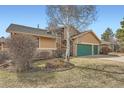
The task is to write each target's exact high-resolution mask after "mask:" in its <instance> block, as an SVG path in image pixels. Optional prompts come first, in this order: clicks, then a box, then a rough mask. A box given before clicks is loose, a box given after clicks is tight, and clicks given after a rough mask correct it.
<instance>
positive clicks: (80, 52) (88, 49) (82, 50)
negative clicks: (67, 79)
mask: <svg viewBox="0 0 124 93" xmlns="http://www.w3.org/2000/svg"><path fill="white" fill-rule="evenodd" d="M98 48H99V46H98V45H90V44H77V56H87V55H97V54H99V49H98Z"/></svg>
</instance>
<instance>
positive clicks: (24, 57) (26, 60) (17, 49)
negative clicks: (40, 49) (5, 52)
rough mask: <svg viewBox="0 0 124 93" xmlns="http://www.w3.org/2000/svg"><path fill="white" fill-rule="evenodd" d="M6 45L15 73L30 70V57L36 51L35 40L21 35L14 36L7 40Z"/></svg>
mask: <svg viewBox="0 0 124 93" xmlns="http://www.w3.org/2000/svg"><path fill="white" fill-rule="evenodd" d="M7 45H8V47H9V52H10V53H11V57H12V59H13V61H14V63H15V66H16V70H17V72H23V71H28V70H30V69H31V68H32V64H31V61H32V57H33V55H34V52H35V49H36V41H35V39H34V38H33V37H32V36H27V35H23V34H21V35H15V36H13V37H12V38H10V39H8V40H7Z"/></svg>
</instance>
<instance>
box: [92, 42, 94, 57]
mask: <svg viewBox="0 0 124 93" xmlns="http://www.w3.org/2000/svg"><path fill="white" fill-rule="evenodd" d="M92 55H94V45H93V44H92Z"/></svg>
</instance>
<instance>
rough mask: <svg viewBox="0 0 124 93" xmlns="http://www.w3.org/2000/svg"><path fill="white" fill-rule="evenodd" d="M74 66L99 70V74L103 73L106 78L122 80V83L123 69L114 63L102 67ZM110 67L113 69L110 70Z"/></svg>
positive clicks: (81, 68)
mask: <svg viewBox="0 0 124 93" xmlns="http://www.w3.org/2000/svg"><path fill="white" fill-rule="evenodd" d="M75 68H78V69H80V70H92V71H97V72H100V73H101V74H102V73H103V74H104V75H106V76H107V77H108V78H112V79H114V80H116V81H119V82H123V83H124V69H123V68H121V67H119V66H116V65H104V66H103V67H102V68H101V67H99V65H98V66H94V67H89V66H85V67H81V66H75ZM111 69H114V71H113V70H111Z"/></svg>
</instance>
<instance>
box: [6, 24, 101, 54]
mask: <svg viewBox="0 0 124 93" xmlns="http://www.w3.org/2000/svg"><path fill="white" fill-rule="evenodd" d="M6 31H7V32H9V33H11V37H13V36H14V35H18V34H27V35H32V36H34V37H36V39H37V41H38V49H40V50H41V51H44V50H45V51H53V50H60V52H61V55H62V54H65V51H66V30H64V28H58V29H56V30H55V31H53V32H51V31H48V30H43V29H40V28H32V27H27V26H22V25H17V24H11V25H10V26H9V27H8V28H7V30H6ZM70 33H71V55H73V56H86V55H95V54H99V46H100V40H99V39H98V37H97V36H96V35H95V34H94V33H93V32H92V31H85V32H82V33H81V32H79V31H78V30H76V29H75V28H72V30H71V32H70Z"/></svg>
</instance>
